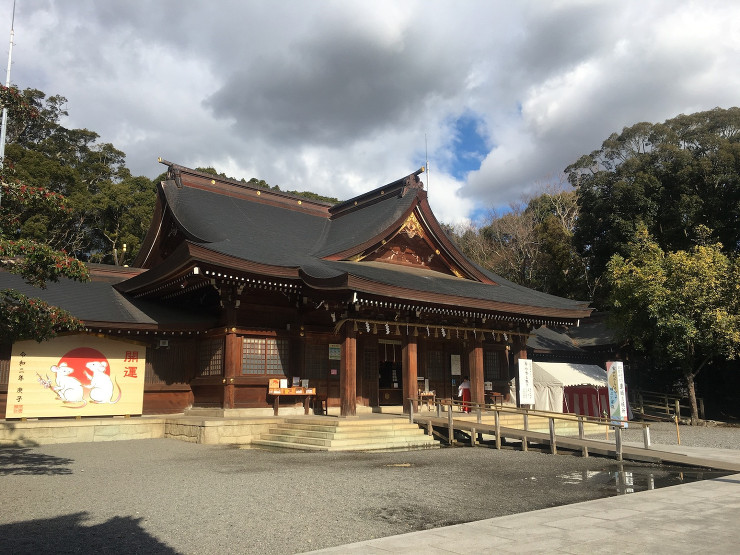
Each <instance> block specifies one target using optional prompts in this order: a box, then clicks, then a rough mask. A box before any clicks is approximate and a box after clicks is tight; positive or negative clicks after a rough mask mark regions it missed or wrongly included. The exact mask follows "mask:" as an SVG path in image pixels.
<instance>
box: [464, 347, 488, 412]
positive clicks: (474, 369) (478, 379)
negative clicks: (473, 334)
mask: <svg viewBox="0 0 740 555" xmlns="http://www.w3.org/2000/svg"><path fill="white" fill-rule="evenodd" d="M468 368H469V369H470V401H471V402H472V403H485V401H486V399H485V392H484V390H483V339H482V338H478V339H473V340H470V341H468Z"/></svg>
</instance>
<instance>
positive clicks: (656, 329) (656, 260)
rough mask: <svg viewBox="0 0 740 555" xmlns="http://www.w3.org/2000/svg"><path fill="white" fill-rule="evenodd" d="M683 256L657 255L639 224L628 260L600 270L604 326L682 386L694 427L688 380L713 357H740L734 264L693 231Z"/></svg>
mask: <svg viewBox="0 0 740 555" xmlns="http://www.w3.org/2000/svg"><path fill="white" fill-rule="evenodd" d="M698 235H699V237H700V239H699V242H698V244H696V245H694V246H693V247H691V248H690V249H689V250H680V251H675V252H665V251H664V250H663V249H661V247H660V246H659V245H658V243H657V242H656V241H655V240H654V239H653V238H652V236H650V234H649V233H648V231H647V228H646V227H644V226H641V227H640V228H639V229H638V231H637V233H636V235H635V237H634V240H633V241H632V242H631V243H630V244H629V246H628V256H627V258H623V257H622V256H621V255H618V254H617V255H614V256H613V257H612V258H611V260H610V261H609V263H608V264H607V273H606V276H607V279H608V281H609V284H610V286H611V291H612V292H611V298H610V299H611V304H612V325H613V326H614V327H615V328H616V329H617V330H618V333H619V334H620V336H621V337H622V338H624V339H627V340H629V341H630V343H631V344H632V346H633V347H634V348H635V349H636V350H637V351H640V352H642V353H645V354H647V355H648V356H649V357H650V358H652V360H653V363H654V364H665V365H667V366H669V367H670V368H673V369H675V370H676V371H677V372H678V373H679V376H680V377H681V378H682V379H683V380H684V381H685V384H686V387H687V389H688V394H689V399H690V402H691V419H692V423H696V422H697V421H698V410H697V404H696V388H695V383H694V380H695V378H696V376H697V375H698V374H699V372H701V370H702V369H704V368H705V367H706V366H707V364H708V363H710V362H711V361H712V360H714V359H717V358H725V359H735V358H737V357H738V355H739V354H740V262H739V261H738V258H737V257H736V256H728V255H726V254H724V253H723V252H722V245H721V244H720V243H716V242H715V243H711V242H710V241H709V240H708V237H709V230H708V229H707V228H706V227H702V228H700V229H699V231H698Z"/></svg>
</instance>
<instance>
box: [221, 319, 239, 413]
mask: <svg viewBox="0 0 740 555" xmlns="http://www.w3.org/2000/svg"><path fill="white" fill-rule="evenodd" d="M240 370H241V337H239V336H238V335H237V334H236V328H233V327H232V328H227V330H226V340H225V341H224V384H225V385H224V406H223V408H225V409H233V408H234V406H235V404H234V388H235V386H234V378H236V377H237V376H238V375H239V372H240Z"/></svg>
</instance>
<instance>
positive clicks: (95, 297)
mask: <svg viewBox="0 0 740 555" xmlns="http://www.w3.org/2000/svg"><path fill="white" fill-rule="evenodd" d="M0 289H15V290H16V291H19V292H20V293H23V294H24V295H26V296H28V297H34V298H39V299H41V300H43V301H46V302H47V303H49V304H51V305H54V306H58V307H60V308H63V309H64V310H67V311H68V312H70V313H71V314H72V315H73V316H75V317H77V318H79V319H80V320H82V321H83V322H86V323H88V322H96V323H105V322H110V323H111V324H117V325H118V326H120V325H124V326H125V325H126V324H129V325H137V326H138V325H143V326H148V327H154V326H166V327H177V326H182V327H188V326H192V325H197V324H202V323H204V322H208V321H210V320H209V318H208V317H203V316H198V315H194V314H191V313H189V312H188V313H183V312H181V311H179V310H174V309H170V308H168V307H163V306H161V305H158V304H154V303H151V302H146V301H142V300H138V299H134V300H131V299H128V298H126V297H125V296H124V295H122V294H121V293H119V292H118V291H116V290H115V289H114V288H113V286H112V284H111V283H109V282H107V281H89V282H78V281H73V280H70V279H60V280H59V281H58V282H50V283H48V284H47V287H46V289H39V288H37V287H33V286H31V285H28V284H27V283H26V282H25V281H23V278H21V277H20V276H17V275H15V274H10V273H8V272H5V271H0Z"/></svg>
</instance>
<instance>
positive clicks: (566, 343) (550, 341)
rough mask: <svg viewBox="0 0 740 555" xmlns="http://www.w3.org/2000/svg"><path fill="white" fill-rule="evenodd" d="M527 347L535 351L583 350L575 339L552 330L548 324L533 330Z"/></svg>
mask: <svg viewBox="0 0 740 555" xmlns="http://www.w3.org/2000/svg"><path fill="white" fill-rule="evenodd" d="M527 347H528V348H530V349H534V350H535V351H550V352H562V351H580V350H581V349H579V348H578V347H577V346H576V345H574V344H573V340H572V339H571V338H570V337H568V336H567V335H566V334H564V333H559V332H557V331H555V330H551V329H550V328H548V327H546V326H542V327H540V328H538V329H536V330H534V331H533V332H532V335H531V336H530V337H529V339H528V340H527Z"/></svg>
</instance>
